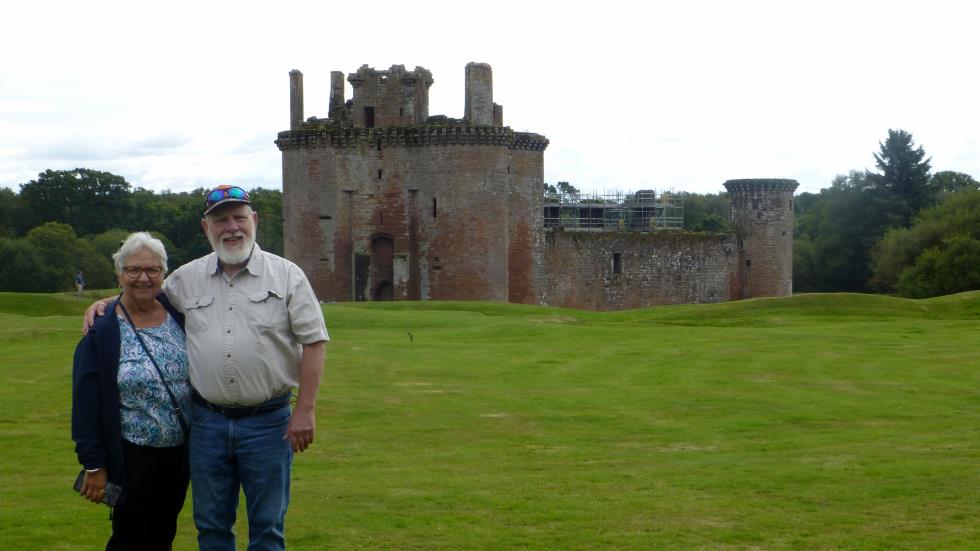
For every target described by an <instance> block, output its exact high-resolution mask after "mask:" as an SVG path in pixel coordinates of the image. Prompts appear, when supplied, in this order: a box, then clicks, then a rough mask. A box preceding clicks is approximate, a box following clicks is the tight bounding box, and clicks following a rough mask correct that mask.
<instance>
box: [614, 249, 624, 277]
mask: <svg viewBox="0 0 980 551" xmlns="http://www.w3.org/2000/svg"><path fill="white" fill-rule="evenodd" d="M612 260H613V274H615V275H621V274H622V273H623V253H613V258H612Z"/></svg>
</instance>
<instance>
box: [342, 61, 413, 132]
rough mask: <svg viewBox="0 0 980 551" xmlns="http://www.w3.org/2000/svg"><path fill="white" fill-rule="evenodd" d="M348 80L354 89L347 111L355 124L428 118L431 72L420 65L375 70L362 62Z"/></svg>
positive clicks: (364, 125)
mask: <svg viewBox="0 0 980 551" xmlns="http://www.w3.org/2000/svg"><path fill="white" fill-rule="evenodd" d="M347 81H348V82H350V84H351V87H352V88H353V89H354V96H353V98H352V99H351V112H350V115H351V120H353V122H354V126H356V127H358V128H376V127H377V128H385V127H388V126H409V125H418V124H425V121H426V120H427V119H428V118H429V86H432V73H430V72H429V71H427V70H425V69H423V68H422V67H416V68H415V70H414V71H406V70H405V66H404V65H392V66H391V68H390V69H388V70H387V71H378V70H375V69H373V68H371V67H368V66H367V65H363V66H361V68H360V69H358V70H357V72H356V73H353V74H351V75H350V76H349V77H347ZM331 119H333V117H331Z"/></svg>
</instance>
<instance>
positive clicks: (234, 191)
mask: <svg viewBox="0 0 980 551" xmlns="http://www.w3.org/2000/svg"><path fill="white" fill-rule="evenodd" d="M225 199H240V200H242V201H249V198H248V192H246V191H245V190H244V189H242V188H240V187H238V186H228V187H220V188H217V189H213V190H211V191H210V192H208V195H207V199H205V201H204V210H208V209H209V208H211V207H212V206H214V205H215V204H216V203H220V202H222V201H224V200H225ZM249 202H251V201H249Z"/></svg>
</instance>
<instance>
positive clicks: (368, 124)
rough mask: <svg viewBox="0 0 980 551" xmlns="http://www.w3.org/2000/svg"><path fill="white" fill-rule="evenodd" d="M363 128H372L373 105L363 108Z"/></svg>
mask: <svg viewBox="0 0 980 551" xmlns="http://www.w3.org/2000/svg"><path fill="white" fill-rule="evenodd" d="M364 128H374V107H365V108H364Z"/></svg>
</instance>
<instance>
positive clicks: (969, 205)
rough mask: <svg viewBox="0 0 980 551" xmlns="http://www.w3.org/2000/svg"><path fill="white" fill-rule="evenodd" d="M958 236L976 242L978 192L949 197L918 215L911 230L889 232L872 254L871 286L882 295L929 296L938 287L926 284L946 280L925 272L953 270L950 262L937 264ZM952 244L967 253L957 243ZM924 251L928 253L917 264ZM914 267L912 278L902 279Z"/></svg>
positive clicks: (979, 211) (979, 225) (979, 219)
mask: <svg viewBox="0 0 980 551" xmlns="http://www.w3.org/2000/svg"><path fill="white" fill-rule="evenodd" d="M959 236H963V237H967V238H969V239H980V191H977V190H968V191H958V192H956V193H950V194H948V195H946V196H945V198H944V199H943V201H942V202H941V203H939V204H938V205H936V206H934V207H931V208H928V209H925V210H923V211H922V212H921V213H919V216H918V217H917V218H916V220H915V223H914V224H913V226H912V227H910V228H894V229H892V230H889V231H888V232H887V233H886V234H885V235H884V237H882V239H881V241H880V242H879V243H878V245H877V247H876V248H875V250H874V254H873V277H872V280H871V281H872V284H873V285H874V287H875V288H876V289H877V290H879V291H883V292H891V291H898V292H900V293H902V294H914V295H915V296H920V295H922V294H923V293H926V294H928V293H930V292H932V290H935V289H937V288H938V284H934V283H928V284H927V282H932V281H935V280H936V278H945V277H946V276H944V275H942V274H933V273H932V272H929V270H932V269H934V268H935V269H940V268H945V267H952V266H954V264H953V263H952V261H949V260H946V261H944V262H942V263H939V259H940V256H941V255H942V254H944V251H946V249H947V248H949V247H950V244H951V243H953V241H951V239H953V238H955V237H959ZM955 243H957V245H958V246H961V248H962V250H963V251H968V249H967V248H965V246H963V244H962V243H961V242H959V241H956V242H955ZM927 251H932V252H930V253H928V254H927V255H926V258H925V259H921V260H920V257H921V256H923V255H924V254H926V252H927ZM915 266H917V268H916V269H915V270H914V272H915V273H914V274H909V275H904V273H905V272H906V271H907V270H909V269H911V268H913V267H915ZM903 277H904V284H902V285H901V286H900V285H899V283H900V282H901V281H903ZM952 287H955V285H945V287H944V288H952Z"/></svg>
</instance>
